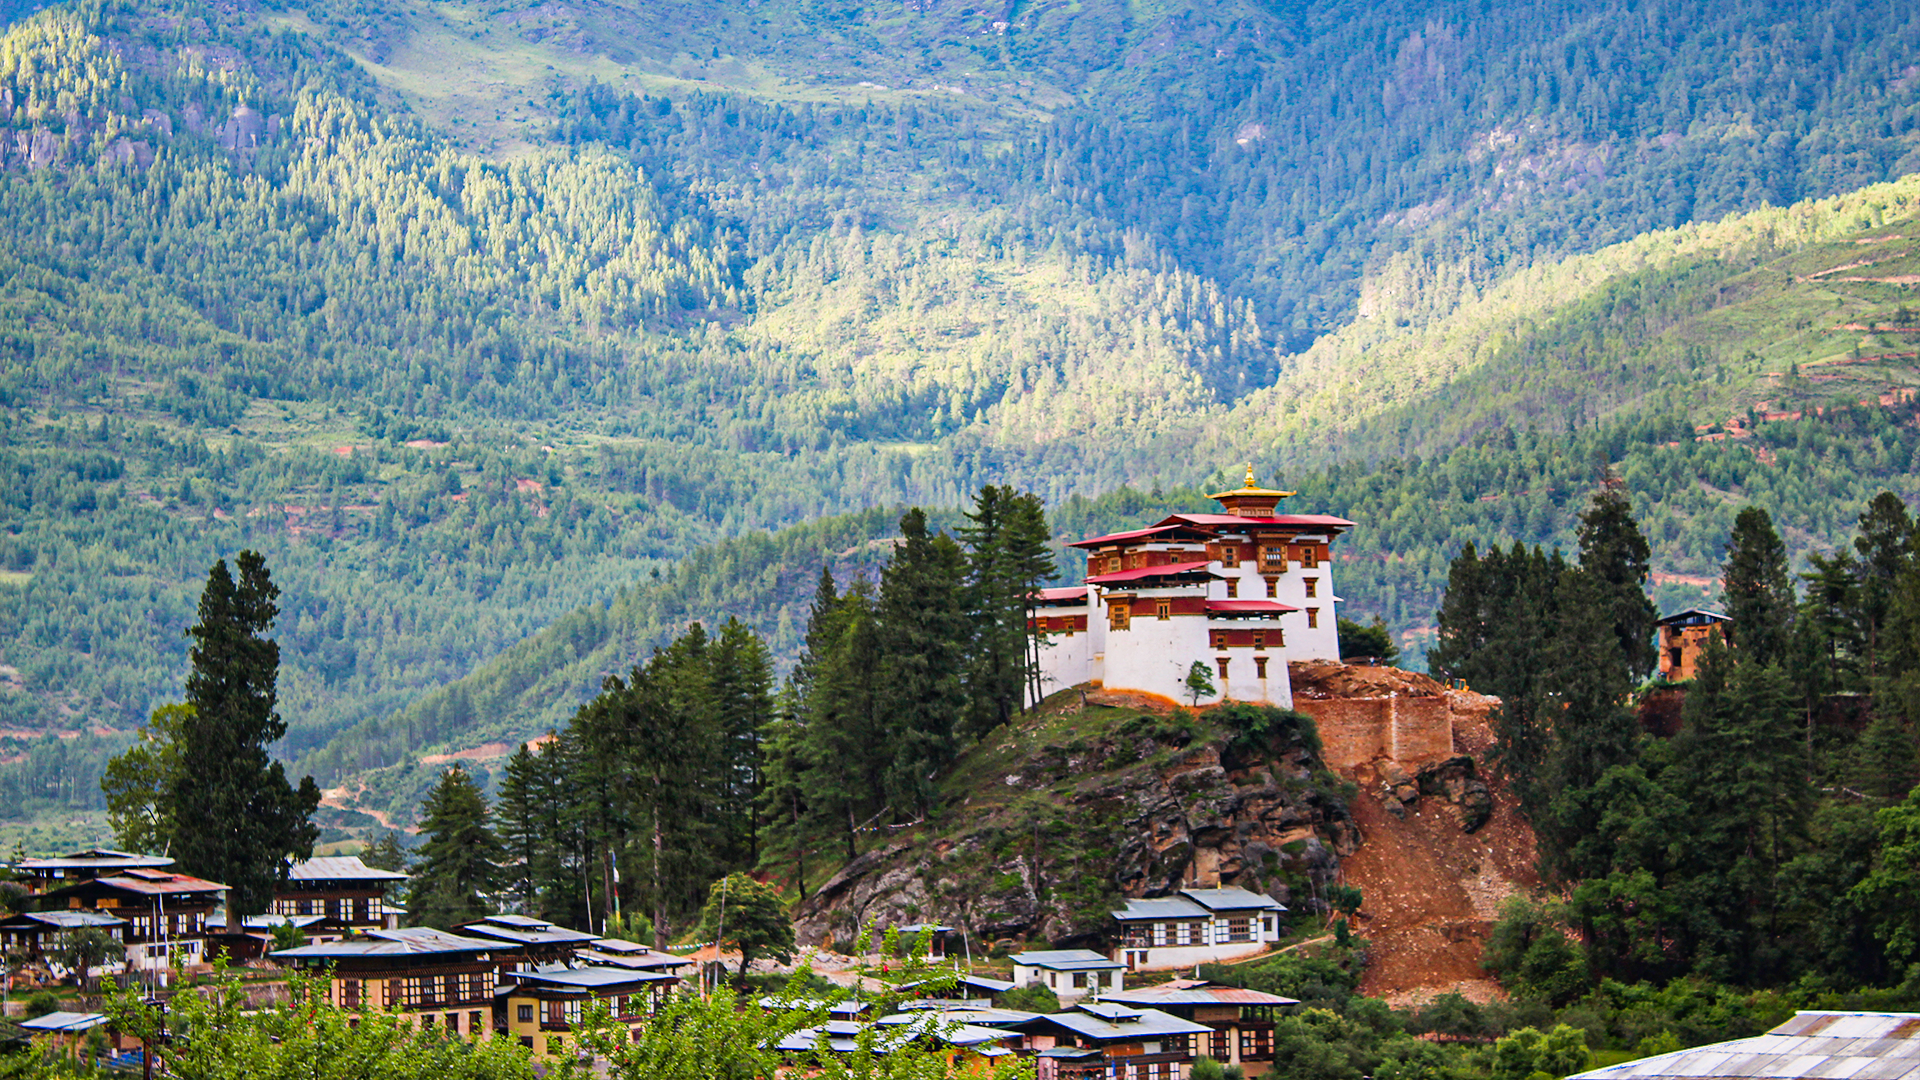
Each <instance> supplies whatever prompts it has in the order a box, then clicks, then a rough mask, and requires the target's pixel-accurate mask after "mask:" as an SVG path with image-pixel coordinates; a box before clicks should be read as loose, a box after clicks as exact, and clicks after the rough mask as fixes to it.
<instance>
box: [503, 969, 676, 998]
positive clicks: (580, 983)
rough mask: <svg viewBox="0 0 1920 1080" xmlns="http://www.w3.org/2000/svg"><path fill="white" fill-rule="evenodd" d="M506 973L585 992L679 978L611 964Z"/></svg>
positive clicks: (670, 980) (521, 980)
mask: <svg viewBox="0 0 1920 1080" xmlns="http://www.w3.org/2000/svg"><path fill="white" fill-rule="evenodd" d="M505 974H506V977H507V978H509V979H517V980H519V981H520V982H523V983H539V984H541V985H543V986H547V987H551V988H553V989H556V990H578V991H581V992H582V993H585V992H590V991H595V990H609V989H613V988H616V987H621V986H632V987H635V988H636V989H644V988H648V987H651V986H652V985H654V984H657V983H664V982H677V981H679V980H678V979H677V977H675V976H673V975H658V974H655V973H654V972H651V971H629V970H624V969H620V968H610V967H583V968H570V967H565V966H562V965H559V964H543V965H541V966H540V967H538V968H535V969H534V970H532V971H509V972H506V973H505Z"/></svg>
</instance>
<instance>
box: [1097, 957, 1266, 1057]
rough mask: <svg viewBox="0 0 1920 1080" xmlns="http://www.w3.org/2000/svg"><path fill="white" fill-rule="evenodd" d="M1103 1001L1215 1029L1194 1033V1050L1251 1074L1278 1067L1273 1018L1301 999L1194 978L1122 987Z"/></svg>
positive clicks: (1196, 1052)
mask: <svg viewBox="0 0 1920 1080" xmlns="http://www.w3.org/2000/svg"><path fill="white" fill-rule="evenodd" d="M1102 1000H1104V1001H1110V1002H1115V1003H1118V1004H1121V1005H1131V1006H1133V1007H1135V1008H1151V1009H1159V1010H1160V1011H1161V1012H1164V1013H1168V1014H1171V1015H1173V1016H1177V1017H1179V1018H1180V1019H1182V1020H1190V1021H1192V1022H1193V1023H1196V1024H1202V1025H1205V1026H1206V1027H1208V1028H1211V1029H1212V1034H1210V1035H1199V1036H1195V1038H1196V1039H1197V1040H1198V1041H1197V1043H1196V1044H1195V1047H1194V1052H1195V1055H1196V1056H1198V1055H1201V1054H1204V1055H1206V1056H1207V1057H1210V1058H1212V1059H1214V1060H1215V1061H1218V1062H1220V1063H1221V1064H1223V1065H1238V1066H1240V1068H1241V1071H1242V1072H1243V1073H1244V1074H1245V1075H1246V1076H1249V1077H1254V1076H1263V1075H1265V1074H1266V1073H1267V1072H1268V1071H1270V1070H1271V1069H1272V1068H1273V1021H1274V1017H1275V1016H1276V1015H1278V1014H1279V1013H1280V1012H1281V1011H1283V1010H1285V1009H1288V1008H1291V1007H1293V1006H1295V1005H1298V1004H1300V1003H1299V1002H1298V1001H1295V1000H1294V999H1293V998H1287V997H1280V996H1278V995H1276V994H1265V993H1261V992H1260V991H1258V990H1244V989H1241V988H1240V987H1237V986H1214V985H1213V984H1211V983H1207V982H1201V981H1198V980H1194V979H1175V980H1174V981H1172V982H1167V983H1162V984H1160V985H1159V986H1143V987H1138V988H1136V989H1133V990H1120V991H1117V992H1114V993H1110V994H1108V995H1106V996H1105V998H1103V999H1102Z"/></svg>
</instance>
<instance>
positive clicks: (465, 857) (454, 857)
mask: <svg viewBox="0 0 1920 1080" xmlns="http://www.w3.org/2000/svg"><path fill="white" fill-rule="evenodd" d="M420 811H421V818H420V831H421V832H423V833H425V834H426V836H427V841H426V843H424V844H422V845H421V846H420V854H421V861H420V866H419V868H418V869H417V870H416V871H415V872H414V875H413V889H412V908H411V910H410V911H409V912H408V913H407V917H408V918H409V919H410V920H411V921H412V922H413V925H415V926H438V927H440V928H442V929H444V928H446V927H448V926H451V925H453V924H455V923H460V922H466V921H468V920H470V919H478V918H480V917H482V916H484V915H486V914H487V913H488V907H489V904H490V900H491V897H492V895H493V893H494V891H495V890H496V889H498V888H499V881H500V863H501V862H502V861H503V860H504V859H505V857H506V852H505V850H504V849H503V848H502V847H501V846H500V840H499V838H498V837H496V836H495V835H494V833H493V829H492V828H490V827H489V825H488V822H487V816H488V815H487V799H486V796H484V795H482V794H481V793H480V788H479V785H477V784H475V783H474V782H473V778H472V777H470V776H468V775H467V771H466V770H465V769H462V768H460V767H459V766H455V767H453V768H450V769H448V770H446V771H445V772H443V773H441V774H440V780H439V782H438V783H436V784H435V785H434V786H433V790H432V791H431V792H429V793H428V795H427V799H426V801H425V802H424V803H422V804H421V806H420Z"/></svg>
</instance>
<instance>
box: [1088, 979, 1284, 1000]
mask: <svg viewBox="0 0 1920 1080" xmlns="http://www.w3.org/2000/svg"><path fill="white" fill-rule="evenodd" d="M1100 997H1101V1000H1103V1001H1118V1002H1120V1003H1121V1004H1124V1005H1146V1006H1158V1005H1298V1004H1300V1002H1299V1001H1297V1000H1295V999H1293V998H1290V997H1281V996H1280V995H1278V994H1268V993H1263V992H1261V991H1259V990H1247V989H1243V988H1241V987H1238V986H1214V985H1212V984H1211V983H1194V982H1190V981H1177V982H1172V983H1164V984H1162V985H1160V986H1142V987H1139V988H1137V989H1133V990H1114V991H1111V992H1109V993H1105V994H1102V995H1100Z"/></svg>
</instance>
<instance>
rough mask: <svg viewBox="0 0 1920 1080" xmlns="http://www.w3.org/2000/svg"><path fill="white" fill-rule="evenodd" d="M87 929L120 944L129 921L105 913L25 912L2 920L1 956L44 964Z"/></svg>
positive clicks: (0, 922)
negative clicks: (72, 935)
mask: <svg viewBox="0 0 1920 1080" xmlns="http://www.w3.org/2000/svg"><path fill="white" fill-rule="evenodd" d="M88 926H90V927H93V928H94V929H96V930H99V931H101V932H102V933H104V934H106V935H107V936H108V937H110V938H112V939H113V940H115V941H121V940H122V935H123V934H124V933H125V932H126V928H127V920H125V919H122V918H119V917H118V916H115V915H110V914H108V913H106V912H104V911H22V912H20V913H18V914H15V915H8V916H7V917H6V918H4V919H0V953H5V954H6V955H8V956H17V957H19V958H21V959H22V960H24V961H26V962H27V963H29V964H44V963H46V962H47V961H48V959H49V958H51V957H52V956H54V955H55V954H56V953H58V952H59V951H60V946H61V945H62V943H63V941H64V939H65V938H66V936H67V935H68V934H69V933H72V932H73V931H75V930H78V929H80V928H82V927H88Z"/></svg>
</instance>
